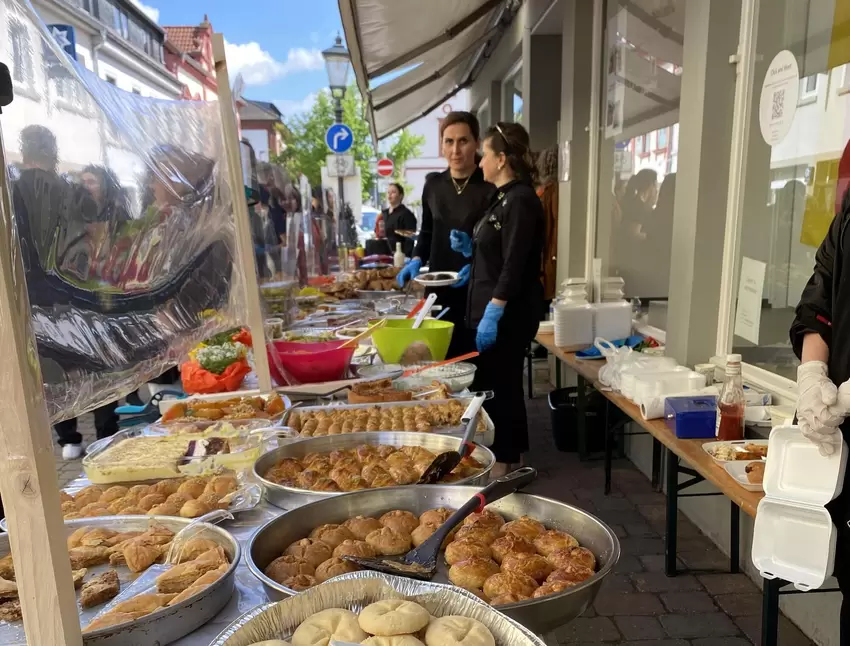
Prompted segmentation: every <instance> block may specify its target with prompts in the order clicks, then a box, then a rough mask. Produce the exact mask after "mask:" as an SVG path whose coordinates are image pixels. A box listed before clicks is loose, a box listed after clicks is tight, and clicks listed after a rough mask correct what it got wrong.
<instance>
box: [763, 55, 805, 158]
mask: <svg viewBox="0 0 850 646" xmlns="http://www.w3.org/2000/svg"><path fill="white" fill-rule="evenodd" d="M799 93H800V69H799V68H798V67H797V59H796V57H795V56H794V54H792V53H791V52H790V51H788V50H787V49H785V50H782V51H781V52H779V53H778V54H777V55H776V56H774V58H773V60H772V61H771V62H770V65H769V66H768V68H767V73H766V74H765V75H764V83H762V86H761V99H760V100H759V125H760V126H761V136H762V137H763V138H764V140H765V141H766V142H767V143H768V144H769V145H771V146H775V145H776V144H778V143H779V142H780V141H782V140H783V139H785V137H786V136H787V135H788V131H789V130H790V129H791V124H792V123H793V121H794V114H796V112H797V99H798V98H799Z"/></svg>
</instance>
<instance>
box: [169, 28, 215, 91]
mask: <svg viewBox="0 0 850 646" xmlns="http://www.w3.org/2000/svg"><path fill="white" fill-rule="evenodd" d="M163 29H164V30H165V34H166V39H165V66H166V67H167V68H168V71H169V72H171V73H172V74H174V76H176V77H177V80H178V81H179V82H180V83H182V84H183V95H182V96H183V98H184V99H191V100H194V101H215V100H216V99H218V83H217V82H216V78H215V60H214V58H213V51H212V35H213V27H212V24H211V23H210V21H209V18H208V17H207V16H206V15H205V16H204V19H203V21H202V22H201V23H200V24H199V25H196V26H165V27H163Z"/></svg>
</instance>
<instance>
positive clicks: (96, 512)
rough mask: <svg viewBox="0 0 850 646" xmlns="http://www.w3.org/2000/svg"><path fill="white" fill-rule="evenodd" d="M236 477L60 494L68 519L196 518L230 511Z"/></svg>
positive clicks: (181, 479)
mask: <svg viewBox="0 0 850 646" xmlns="http://www.w3.org/2000/svg"><path fill="white" fill-rule="evenodd" d="M238 486H239V485H238V481H237V479H236V476H234V475H229V474H228V475H217V476H206V477H196V478H173V479H169V480H161V481H159V482H157V483H156V484H153V485H134V486H130V487H125V486H123V485H114V486H112V487H100V486H97V485H92V486H89V487H86V488H85V489H81V490H80V491H79V492H78V493H77V494H76V495H71V494H68V493H65V492H64V491H63V492H60V496H61V499H62V513H63V516H64V518H65V520H72V519H74V518H96V517H99V516H141V515H145V514H147V515H149V516H181V517H183V518H197V517H199V516H203V515H204V514H208V513H209V512H211V511H213V510H214V509H227V508H228V506H229V505H230V502H231V500H232V498H233V495H234V494H235V492H236V490H237V488H238Z"/></svg>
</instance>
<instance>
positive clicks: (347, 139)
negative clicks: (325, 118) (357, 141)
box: [325, 123, 354, 153]
mask: <svg viewBox="0 0 850 646" xmlns="http://www.w3.org/2000/svg"><path fill="white" fill-rule="evenodd" d="M325 143H326V144H327V145H328V148H330V150H331V152H332V153H345V152H348V151H349V150H351V147H352V146H353V145H354V133H353V132H351V128H349V127H348V126H347V125H345V124H344V123H335V124H334V125H332V126H331V127H330V128H328V131H327V132H326V133H325Z"/></svg>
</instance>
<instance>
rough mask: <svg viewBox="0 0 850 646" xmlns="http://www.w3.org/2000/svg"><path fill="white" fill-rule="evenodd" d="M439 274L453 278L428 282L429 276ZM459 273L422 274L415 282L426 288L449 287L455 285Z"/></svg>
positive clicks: (438, 272)
mask: <svg viewBox="0 0 850 646" xmlns="http://www.w3.org/2000/svg"><path fill="white" fill-rule="evenodd" d="M437 274H446V275H448V276H451V278H446V279H444V280H428V279H427V276H435V275H437ZM457 277H458V273H457V272H456V271H435V272H432V273H430V274H420V275H419V276H417V277H416V278H414V279H413V280H415V281H416V282H417V283H419V284H420V285H425V286H426V287H447V286H449V285H454V284H455V283H456V282H457Z"/></svg>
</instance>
